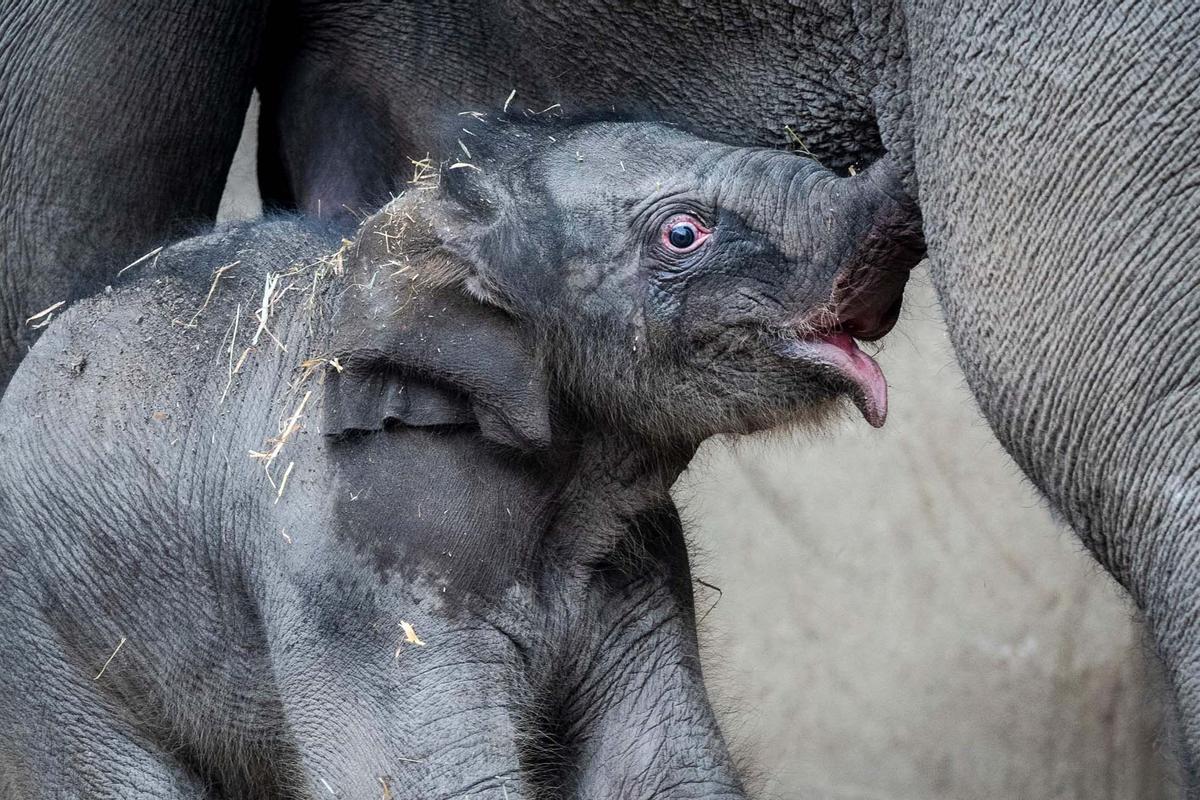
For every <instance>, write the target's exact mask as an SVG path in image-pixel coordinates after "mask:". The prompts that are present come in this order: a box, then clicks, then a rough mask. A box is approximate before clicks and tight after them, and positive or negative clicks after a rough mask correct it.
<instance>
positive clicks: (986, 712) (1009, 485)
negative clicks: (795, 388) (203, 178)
mask: <svg viewBox="0 0 1200 800" xmlns="http://www.w3.org/2000/svg"><path fill="white" fill-rule="evenodd" d="M256 119H257V109H256V108H252V109H251V114H250V117H249V118H248V120H247V123H248V124H247V131H246V133H245V134H244V135H243V141H242V144H241V147H240V149H239V152H238V156H237V159H236V160H235V163H234V166H233V169H232V170H231V173H230V180H229V184H228V186H227V188H226V196H225V199H224V200H223V202H222V208H221V216H222V218H224V219H230V218H237V217H247V216H255V215H257V214H259V213H261V204H260V203H259V200H258V195H257V190H256V189H255V185H254V137H253V127H254V125H255V124H256ZM906 309H907V310H906V312H905V314H904V317H903V320H902V322H901V324H900V326H899V328H898V331H897V332H896V333H893V334H892V335H891V336H890V337H889V339H888V342H887V345H886V348H885V350H884V352H883V354H882V355H881V356H880V358H879V361H880V363H881V364H882V365H883V368H884V370H885V372H886V373H887V375H888V379H889V384H890V386H891V412H890V417H889V419H888V423H887V426H886V427H885V428H884V429H883V430H882V431H874V430H872V429H871V428H869V427H868V426H867V425H866V423H865V422H863V421H862V420H861V419H852V418H851V417H850V416H847V419H846V421H845V423H844V424H842V425H841V426H840V427H839V428H837V429H836V430H834V431H831V432H830V433H829V434H827V435H823V436H820V437H818V438H812V437H808V438H805V437H801V436H789V437H786V438H784V437H776V438H775V439H773V440H766V441H749V442H742V443H740V444H738V445H737V446H736V447H731V446H729V445H727V444H723V443H711V446H708V447H706V448H705V449H704V450H703V451H702V452H701V455H700V457H699V458H697V460H696V461H695V463H694V464H693V465H692V468H691V469H690V470H689V471H688V473H687V474H686V475H685V476H684V477H683V479H682V480H681V481H680V483H679V485H678V486H677V487H676V496H677V499H678V500H679V502H680V504H681V505H682V506H683V508H684V511H685V516H686V517H690V519H691V521H692V525H691V530H692V532H693V539H694V541H695V544H696V545H697V547H698V549H699V550H700V551H702V552H701V554H700V555H699V557H698V559H697V562H698V563H697V575H698V576H699V577H701V578H703V579H704V580H705V581H707V582H709V583H711V584H713V585H716V586H719V587H720V588H721V590H722V591H723V596H722V598H721V600H720V602H719V603H718V604H717V606H716V607H715V608H714V609H713V610H712V612H711V613H710V614H709V615H708V617H707V618H706V619H705V620H704V624H703V627H702V640H703V643H704V653H703V659H704V663H705V668H706V670H707V674H708V677H709V683H710V684H711V686H712V691H713V694H714V696H715V698H716V700H717V703H718V705H719V706H720V707H721V709H722V713H723V717H724V720H725V727H726V730H727V732H728V733H729V734H730V737H731V738H732V739H733V741H734V742H735V744H736V746H737V749H738V750H740V751H743V752H745V753H747V754H748V755H749V756H751V758H752V759H753V761H754V762H755V763H756V764H757V765H758V772H759V773H760V774H761V779H760V780H759V784H760V787H761V790H762V794H763V796H764V797H766V798H789V799H791V798H803V799H804V800H949V798H956V799H957V798H964V799H966V800H977V799H978V800H984V799H986V800H993V799H997V800H999V799H1000V798H1014V799H1016V798H1021V799H1022V800H1024V799H1026V798H1028V800H1050V799H1051V798H1053V799H1055V800H1068V799H1071V800H1074V799H1075V798H1078V799H1079V800H1100V799H1102V798H1108V799H1112V800H1124V799H1125V798H1129V799H1130V800H1157V798H1167V797H1172V796H1173V795H1174V792H1173V791H1172V790H1171V788H1170V787H1171V785H1172V784H1173V783H1174V780H1173V778H1172V777H1171V772H1170V770H1169V769H1168V767H1167V765H1166V759H1165V757H1164V756H1163V750H1164V746H1163V745H1162V744H1161V743H1160V740H1161V735H1160V726H1161V722H1160V717H1161V714H1160V709H1159V707H1158V703H1157V701H1156V697H1157V696H1158V695H1157V692H1156V691H1155V690H1154V689H1153V688H1152V687H1153V686H1154V685H1155V678H1154V674H1152V668H1153V665H1151V664H1150V663H1149V662H1148V659H1147V658H1146V657H1145V651H1144V648H1143V645H1142V639H1141V636H1142V634H1141V630H1140V626H1139V625H1138V624H1137V623H1136V622H1135V621H1134V619H1133V611H1132V609H1131V608H1130V606H1129V605H1128V603H1127V601H1126V600H1125V599H1124V598H1123V597H1122V596H1121V595H1120V592H1119V590H1118V588H1117V587H1116V585H1115V584H1114V583H1113V582H1112V581H1111V580H1110V579H1109V578H1108V577H1107V576H1106V575H1105V574H1104V573H1103V572H1102V571H1101V570H1100V569H1099V568H1098V567H1096V566H1095V565H1094V564H1093V563H1092V562H1091V561H1090V560H1089V559H1088V558H1087V556H1086V555H1085V554H1084V553H1083V552H1082V551H1081V549H1080V547H1079V545H1078V544H1077V542H1076V541H1075V539H1074V538H1073V537H1072V535H1071V534H1070V533H1069V532H1068V531H1066V530H1065V529H1063V528H1062V527H1061V526H1058V525H1056V524H1055V522H1054V521H1053V520H1052V519H1051V517H1050V514H1049V513H1048V512H1047V510H1046V509H1045V507H1044V504H1043V503H1042V502H1041V501H1040V500H1039V499H1038V498H1037V497H1036V496H1035V495H1034V493H1033V491H1032V490H1031V489H1030V488H1029V486H1028V485H1027V484H1026V483H1025V482H1024V481H1023V480H1022V477H1021V475H1020V474H1019V472H1018V470H1017V468H1016V466H1015V465H1014V464H1013V463H1012V461H1011V460H1010V459H1009V458H1008V457H1007V456H1006V455H1005V454H1004V453H1003V452H1002V450H1001V449H1000V447H999V445H997V444H996V443H995V441H994V440H993V439H992V437H991V434H990V433H989V431H988V429H987V426H986V424H985V423H984V421H983V419H982V417H980V415H979V413H978V411H977V410H976V409H975V406H974V403H973V401H972V399H971V396H970V394H969V392H968V391H967V390H966V388H965V385H964V382H963V378H962V374H961V372H960V371H959V369H958V367H957V366H956V364H955V361H954V356H953V354H952V351H951V349H950V346H949V343H948V341H947V338H946V333H945V328H944V326H943V324H942V322H941V318H940V315H939V312H938V310H937V305H936V301H935V300H934V298H933V293H932V291H931V289H930V288H929V279H928V275H927V274H926V273H925V272H924V270H921V271H919V272H918V273H917V274H916V275H915V277H914V281H913V285H912V288H911V289H910V290H909V293H908V296H907V298H906ZM855 416H857V415H855ZM715 597H716V592H714V591H712V590H710V589H707V588H705V587H704V586H702V585H697V603H698V605H699V609H700V612H701V613H703V612H704V610H705V609H706V608H708V607H709V606H711V604H712V602H713V600H714V599H715Z"/></svg>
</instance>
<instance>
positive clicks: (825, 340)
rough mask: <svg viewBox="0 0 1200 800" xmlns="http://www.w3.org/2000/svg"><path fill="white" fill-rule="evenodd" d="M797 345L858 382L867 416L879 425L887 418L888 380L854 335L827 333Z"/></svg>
mask: <svg viewBox="0 0 1200 800" xmlns="http://www.w3.org/2000/svg"><path fill="white" fill-rule="evenodd" d="M797 347H798V348H800V349H801V350H802V351H803V354H804V355H805V356H807V357H809V358H812V359H813V360H815V361H820V362H823V363H825V364H828V365H829V366H830V367H832V368H833V369H835V370H837V372H838V373H840V374H841V375H842V376H843V377H845V378H846V379H848V380H849V381H850V382H851V383H853V384H854V386H855V388H856V389H857V390H858V392H857V393H858V396H857V397H856V398H855V400H856V404H857V405H858V407H859V410H860V411H862V415H863V417H865V418H866V420H867V422H868V423H869V424H870V425H871V426H872V427H875V428H881V427H883V423H884V422H885V421H886V420H887V380H886V379H885V378H884V376H883V370H881V369H880V368H879V364H877V363H876V362H875V359H873V358H871V357H870V356H869V355H867V354H866V353H864V352H863V351H862V350H860V349H859V347H858V343H857V342H856V341H854V338H853V337H851V336H850V335H849V334H846V333H826V334H822V335H820V336H817V337H814V338H811V339H803V340H801V341H800V342H799V343H798V344H797Z"/></svg>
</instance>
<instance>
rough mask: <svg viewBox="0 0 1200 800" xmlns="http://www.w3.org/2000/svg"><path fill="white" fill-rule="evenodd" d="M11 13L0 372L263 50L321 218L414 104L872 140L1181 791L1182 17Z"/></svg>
mask: <svg viewBox="0 0 1200 800" xmlns="http://www.w3.org/2000/svg"><path fill="white" fill-rule="evenodd" d="M18 5H19V7H17V8H14V9H11V10H7V11H6V12H5V13H4V15H3V18H2V20H3V21H0V44H2V45H3V48H2V49H3V52H5V53H6V56H5V58H6V63H5V64H4V65H3V68H2V69H3V72H2V73H0V90H2V92H0V104H2V105H0V108H3V114H4V116H3V130H2V132H0V135H2V137H3V142H4V146H5V153H6V159H5V162H4V164H3V167H2V169H3V175H2V180H0V187H2V188H0V192H3V195H2V197H0V203H2V206H0V208H2V212H3V218H2V224H3V226H4V230H3V237H2V242H3V244H0V247H2V248H4V253H3V261H2V263H3V267H2V269H3V270H4V271H5V286H6V300H5V303H4V304H3V313H4V315H5V321H6V325H5V336H6V337H7V340H6V344H7V346H8V350H7V353H8V358H9V364H8V369H10V370H11V368H12V365H13V364H15V361H16V359H17V358H18V357H19V353H20V346H19V344H18V343H19V342H22V341H24V340H25V339H26V338H27V335H28V332H27V331H25V330H24V329H23V327H22V324H21V321H22V320H23V319H24V318H25V317H27V316H30V315H31V314H33V313H35V312H37V311H40V310H41V309H42V308H44V307H47V306H49V305H50V304H52V303H54V302H56V301H57V300H60V299H63V296H62V295H63V294H66V293H75V292H77V291H79V290H80V287H86V286H97V285H102V284H103V282H104V281H105V280H107V279H108V278H109V276H111V274H112V273H113V272H114V271H115V269H116V268H119V267H120V266H122V264H123V263H124V262H123V260H122V259H121V258H117V259H115V260H112V261H102V260H98V259H97V257H96V256H95V254H96V253H117V254H122V256H124V255H128V256H130V257H132V256H136V255H138V254H139V253H140V252H144V251H145V250H146V249H148V248H150V247H152V246H153V245H154V244H155V243H157V241H158V240H159V239H160V238H161V237H163V236H166V235H168V234H170V233H171V225H172V224H174V222H175V221H176V220H178V219H180V218H181V217H185V216H189V215H191V216H201V217H203V216H209V217H211V216H212V214H213V213H215V209H216V202H217V197H218V195H219V190H220V186H221V184H222V181H223V178H224V172H225V168H226V167H227V165H228V163H229V160H230V158H231V157H232V151H233V147H234V142H235V139H236V133H237V128H238V125H239V123H240V118H241V112H242V110H243V109H244V108H245V106H246V103H247V100H248V97H249V93H250V90H251V85H252V84H253V82H254V80H253V79H254V76H255V65H256V64H257V66H258V71H257V76H258V86H259V88H260V90H261V92H262V97H263V110H264V114H263V123H262V131H261V136H260V164H261V170H262V175H261V177H262V184H263V189H264V195H265V196H266V197H267V199H268V200H271V201H274V202H276V203H280V204H284V205H295V206H298V207H302V208H305V209H307V210H309V211H313V212H320V213H329V212H328V209H339V208H341V207H342V206H350V207H355V206H356V204H358V203H367V202H369V201H373V200H376V199H378V197H379V196H381V195H383V194H384V193H386V192H387V191H389V190H391V189H394V188H395V185H396V183H397V182H398V181H400V180H402V177H403V176H404V174H405V173H406V172H407V170H408V168H409V161H408V160H409V158H416V159H419V158H421V157H423V156H424V155H425V154H426V152H427V150H429V149H431V148H432V145H433V142H432V130H433V127H434V125H433V122H432V121H433V119H434V117H435V115H436V114H437V113H439V112H445V111H455V110H458V109H463V110H466V109H472V108H482V109H486V108H489V107H493V106H496V105H498V104H500V103H502V102H503V101H504V99H505V98H506V97H508V96H509V93H510V91H511V90H512V89H516V91H517V94H516V96H515V97H513V98H512V100H511V102H513V103H518V104H520V107H528V108H530V109H532V110H534V111H541V110H542V109H545V108H547V107H550V106H553V105H554V104H555V103H561V104H562V105H564V106H567V107H568V108H589V109H596V108H600V109H605V108H607V109H608V110H610V111H611V113H614V114H617V115H620V114H623V113H631V112H632V113H638V114H643V113H648V114H652V115H654V116H657V117H660V118H664V119H667V120H672V121H676V122H680V123H683V124H685V125H687V126H690V127H693V128H698V129H702V130H704V131H706V132H708V133H710V134H711V135H715V136H718V137H722V138H726V139H732V140H736V141H745V142H752V143H759V144H770V143H776V144H783V143H784V142H785V141H786V137H787V134H786V128H787V127H788V126H791V128H792V129H793V130H794V131H796V132H797V133H798V134H799V136H800V137H801V138H802V139H803V140H804V141H805V142H806V143H807V145H808V146H809V148H811V149H812V150H813V152H814V153H816V154H817V155H818V156H819V157H821V158H822V159H823V160H824V161H825V162H826V163H827V164H830V165H832V166H834V167H846V166H849V165H851V164H853V163H855V162H860V161H868V160H871V159H872V158H874V157H875V156H877V155H878V154H880V153H881V152H883V151H884V150H887V151H889V152H891V153H892V154H893V156H894V157H895V158H896V159H897V160H898V161H899V162H900V163H901V164H902V165H903V167H904V169H905V171H906V174H907V179H908V181H909V183H910V186H911V188H912V189H913V190H914V191H915V192H916V193H917V194H918V196H919V198H920V202H921V206H922V211H923V214H924V217H925V225H926V235H927V239H928V242H929V265H930V270H931V272H932V274H933V277H934V281H935V283H936V286H937V288H938V292H939V295H940V298H941V300H942V302H943V304H944V306H945V310H946V315H947V318H948V322H949V325H950V330H951V334H952V337H953V340H954V344H955V347H956V351H957V353H958V356H959V360H960V362H961V363H962V365H963V367H964V370H965V371H966V374H967V377H968V380H969V382H970V384H971V387H972V389H973V390H974V393H975V395H976V397H977V398H978V400H979V403H980V405H981V407H982V409H983V411H984V414H985V415H986V417H987V418H988V420H989V422H990V424H991V426H992V428H993V430H994V431H995V432H996V435H997V436H998V438H999V439H1000V441H1001V442H1002V443H1003V444H1004V446H1005V447H1006V448H1007V449H1008V451H1009V452H1010V453H1011V454H1012V455H1013V456H1014V458H1015V459H1016V460H1017V462H1018V463H1019V464H1020V466H1021V467H1022V469H1023V470H1024V471H1025V472H1026V474H1027V475H1028V476H1029V477H1030V478H1031V479H1032V480H1033V482H1034V483H1035V484H1036V485H1037V486H1038V487H1039V488H1040V489H1041V490H1042V491H1043V492H1044V493H1045V494H1046V496H1047V497H1048V498H1049V499H1050V501H1051V503H1052V504H1053V506H1054V508H1055V509H1056V510H1057V511H1058V512H1059V513H1060V514H1062V516H1063V517H1064V518H1065V519H1066V520H1067V521H1068V522H1069V523H1070V524H1071V525H1072V527H1074V529H1075V530H1076V531H1077V532H1078V533H1079V534H1080V536H1081V537H1082V538H1083V540H1084V542H1085V543H1086V544H1087V546H1088V547H1089V548H1090V549H1091V550H1092V552H1094V553H1095V554H1096V556H1097V558H1098V559H1099V560H1100V561H1101V563H1102V564H1104V566H1105V567H1106V568H1107V569H1108V570H1109V571H1110V572H1112V573H1113V575H1114V576H1115V577H1116V578H1117V579H1118V580H1119V581H1121V583H1122V584H1123V585H1124V586H1126V587H1127V588H1128V589H1129V590H1130V592H1131V593H1132V595H1133V597H1134V599H1135V600H1136V602H1137V603H1138V605H1139V607H1140V608H1142V609H1143V610H1144V612H1145V614H1146V617H1147V620H1148V624H1149V627H1150V629H1151V632H1152V633H1153V636H1154V639H1155V642H1156V644H1157V648H1158V651H1159V653H1160V654H1161V655H1162V656H1163V658H1164V661H1165V662H1166V664H1167V668H1168V673H1169V676H1170V678H1171V683H1172V685H1173V688H1174V693H1175V699H1176V701H1177V705H1178V709H1179V718H1180V721H1181V742H1182V744H1183V750H1184V757H1185V761H1186V766H1187V773H1188V781H1189V786H1190V787H1191V790H1190V791H1191V794H1192V795H1196V794H1197V793H1200V788H1198V787H1200V783H1198V781H1200V776H1198V774H1197V764H1196V754H1197V753H1200V630H1198V629H1197V627H1196V625H1195V624H1194V619H1195V618H1196V615H1197V613H1200V572H1198V571H1197V568H1196V566H1195V562H1196V560H1197V558H1198V557H1200V541H1198V540H1200V244H1198V242H1197V239H1196V233H1195V231H1196V230H1197V229H1198V226H1200V176H1198V174H1197V171H1196V169H1197V168H1196V164H1197V163H1200V137H1197V136H1196V134H1195V130H1196V125H1197V123H1198V122H1200V44H1198V42H1200V37H1198V36H1197V31H1200V7H1198V6H1197V5H1196V4H1194V3H1190V2H1186V0H1180V1H1179V2H1168V3H1139V4H1119V3H1116V2H1100V3H1091V2H1088V3H1085V2H1063V3H1055V4H1049V5H1047V4H1041V3H1025V4H999V3H986V2H951V3H940V2H939V3H935V2H923V1H922V0H908V1H907V2H897V3H894V4H884V3H879V4H876V3H870V2H842V3H839V2H829V3H817V2H806V3H802V4H800V5H794V4H791V3H783V2H778V3H768V4H761V3H750V2H741V3H721V4H712V5H711V6H705V7H691V4H680V5H676V4H673V3H667V2H662V3H653V2H650V0H646V2H643V3H641V4H637V5H634V6H629V5H626V4H620V3H615V2H606V1H605V0H593V1H592V2H587V3H568V4H551V3H536V2H526V3H522V4H520V5H517V6H514V5H513V4H507V3H497V2H486V0H479V2H475V3H443V4H434V5H429V4H407V3H385V2H382V1H381V2H377V3H372V2H352V3H324V2H299V3H296V4H294V5H288V6H286V7H281V6H275V7H274V8H273V9H272V11H271V13H270V14H267V13H265V11H264V8H265V4H264V8H257V7H255V5H254V4H251V3H247V4H239V5H238V6H237V8H236V9H233V5H232V4H227V7H226V8H225V9H220V8H218V7H216V6H210V5H208V4H200V3H197V4H196V6H195V7H194V8H188V9H181V10H176V11H163V10H161V7H160V6H159V4H157V3H148V2H147V3H141V4H134V5H137V6H140V7H141V11H140V14H139V13H138V12H136V11H133V10H130V11H126V12H123V14H122V15H121V17H120V18H119V19H116V18H110V16H109V15H108V13H107V12H91V13H81V12H80V11H79V10H78V9H76V8H75V6H77V5H79V4H78V3H70V2H61V3H42V4H37V5H36V6H34V5H25V4H18ZM54 6H62V8H58V9H55V8H54ZM167 18H169V19H167ZM164 20H165V21H168V22H170V23H171V24H164ZM115 41H120V42H122V43H125V44H127V45H129V46H127V47H117V46H115V44H114V42H115ZM147 45H148V46H147ZM114 65H115V66H114ZM198 75H202V76H204V77H205V79H204V80H200V81H198V80H195V78H196V76H198ZM230 76H232V77H230ZM48 92H49V94H48ZM63 92H68V93H69V94H68V96H69V99H70V102H63V101H62V97H63V96H64V95H63V94H62V93H63ZM81 132H86V136H82V135H81ZM464 138H465V137H464ZM464 143H465V144H468V145H469V141H468V142H464ZM141 209H146V210H148V211H147V213H146V214H139V210H141ZM114 212H115V213H114Z"/></svg>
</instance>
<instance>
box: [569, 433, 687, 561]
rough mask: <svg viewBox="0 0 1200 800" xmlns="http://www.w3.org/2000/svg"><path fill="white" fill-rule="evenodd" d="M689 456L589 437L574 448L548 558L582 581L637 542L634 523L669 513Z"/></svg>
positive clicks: (620, 438) (599, 435)
mask: <svg viewBox="0 0 1200 800" xmlns="http://www.w3.org/2000/svg"><path fill="white" fill-rule="evenodd" d="M692 454H693V452H692V451H690V450H689V451H687V452H684V451H665V450H663V449H659V448H654V447H651V446H649V445H648V444H646V443H645V442H640V441H636V440H632V439H630V438H627V437H623V436H615V435H612V434H609V433H604V432H599V431H593V432H590V433H588V434H587V435H585V436H584V437H583V438H582V439H581V440H580V441H579V443H578V446H577V448H575V450H574V453H573V455H572V458H571V459H570V465H569V467H568V469H566V470H565V471H564V472H565V474H566V476H567V477H566V480H565V481H564V483H563V486H562V489H561V490H560V492H559V494H558V502H557V507H558V512H557V514H556V515H555V517H554V520H553V522H552V524H551V529H550V531H549V537H548V544H549V551H550V554H551V558H553V559H555V560H557V561H558V562H559V563H560V564H562V563H569V564H570V565H572V570H573V571H574V573H575V574H576V575H578V576H580V577H584V576H586V575H588V574H589V573H590V572H591V570H592V569H593V568H595V567H597V566H599V565H601V564H603V563H605V562H608V561H611V560H613V559H617V558H619V557H620V552H621V551H622V550H624V549H625V548H627V547H629V546H636V542H631V541H629V537H630V535H631V533H632V532H634V531H635V529H636V527H637V521H638V520H639V519H642V518H644V517H646V516H647V515H653V514H657V513H660V512H661V511H662V509H664V508H669V507H671V495H670V490H671V486H672V484H674V482H675V480H676V479H677V478H678V477H679V475H680V473H681V472H683V470H684V469H685V468H686V467H687V464H688V461H690V460H691V456H692Z"/></svg>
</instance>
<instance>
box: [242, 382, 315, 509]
mask: <svg viewBox="0 0 1200 800" xmlns="http://www.w3.org/2000/svg"><path fill="white" fill-rule="evenodd" d="M310 397H312V390H311V389H310V390H309V391H307V392H305V393H304V397H302V398H301V399H300V403H299V405H297V406H296V410H295V411H293V412H292V415H291V416H290V417H289V418H288V419H287V421H286V422H284V423H283V424H282V425H281V426H280V428H279V433H278V434H277V435H275V436H272V437H270V438H268V439H267V441H266V445H267V449H265V450H251V451H250V458H252V459H254V460H256V461H261V462H262V465H263V471H265V472H266V473H267V480H268V481H270V483H271V488H272V489H275V490H276V491H277V493H278V495H282V494H283V484H282V483H280V484H276V483H275V478H274V476H273V475H272V474H271V465H272V464H274V463H275V459H276V458H278V457H279V453H280V452H281V451H282V450H283V448H284V445H286V444H287V443H288V440H289V439H291V438H292V435H293V434H295V433H296V431H298V430H300V429H301V428H302V427H303V426H302V425H301V424H300V418H301V417H302V416H303V415H304V407H305V406H307V405H308V400H309V398H310ZM294 464H295V462H292V464H289V465H288V468H287V473H285V475H284V481H286V479H287V475H290V474H291V471H292V466H294ZM276 499H277V500H278V497H276Z"/></svg>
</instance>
